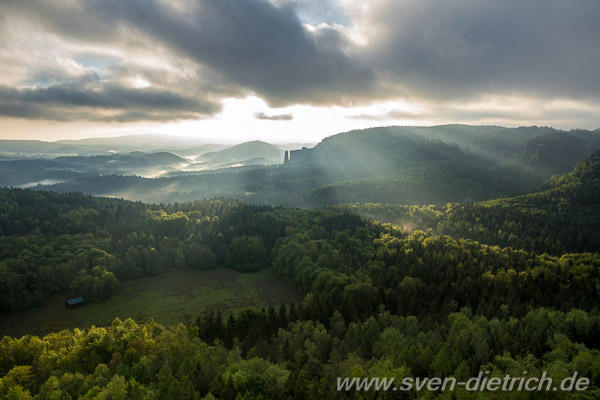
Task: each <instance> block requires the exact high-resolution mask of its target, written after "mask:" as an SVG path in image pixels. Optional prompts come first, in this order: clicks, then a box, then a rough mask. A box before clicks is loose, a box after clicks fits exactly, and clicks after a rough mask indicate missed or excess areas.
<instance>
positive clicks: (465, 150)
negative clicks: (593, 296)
mask: <svg viewBox="0 0 600 400" xmlns="http://www.w3.org/2000/svg"><path fill="white" fill-rule="evenodd" d="M596 148H600V132H598V131H585V130H574V131H568V132H567V131H560V130H556V129H553V128H548V127H522V128H504V127H497V126H484V127H478V126H464V125H446V126H436V127H383V128H372V129H365V130H358V131H351V132H346V133H341V134H338V135H335V136H332V137H329V138H326V139H325V140H323V141H322V142H321V143H319V144H318V145H317V146H315V147H314V148H308V149H302V150H294V151H291V155H290V159H289V161H288V162H286V163H285V164H283V165H272V166H266V165H264V166H261V165H257V164H280V163H281V161H282V160H283V150H281V149H279V148H277V147H275V146H272V145H269V144H267V143H264V142H249V143H244V144H241V145H238V146H233V147H230V148H227V149H224V150H221V151H215V152H207V153H204V154H200V155H198V156H197V157H196V158H195V162H196V163H197V164H194V165H190V166H188V167H186V168H185V169H184V171H187V172H186V173H182V172H176V173H172V174H170V175H169V178H168V179H159V180H156V181H152V182H150V181H148V180H140V181H137V182H136V183H135V184H134V186H133V187H132V186H131V185H132V181H131V180H128V189H127V191H126V192H125V193H123V192H116V191H115V189H114V188H115V187H116V186H114V184H115V180H118V177H115V178H114V179H113V178H111V184H110V185H107V182H106V181H104V182H103V181H102V180H96V179H94V180H93V183H92V181H90V180H89V179H91V178H87V177H86V178H84V179H83V180H78V181H76V182H70V183H67V182H65V183H62V184H58V185H56V186H53V188H54V189H56V190H61V191H62V190H64V191H73V190H75V191H77V190H83V191H85V192H89V193H93V194H102V195H111V196H112V195H116V196H123V197H125V198H128V199H132V200H142V201H152V202H167V201H187V200H195V199H199V198H211V197H214V196H226V197H233V198H237V199H240V200H243V201H246V202H250V203H256V204H273V205H284V206H293V207H323V206H326V205H328V204H335V203H347V202H382V203H392V204H416V205H424V204H437V205H444V204H446V203H456V202H476V201H482V200H489V199H495V198H498V197H511V196H516V195H520V194H526V193H529V192H532V191H534V190H536V188H538V187H539V186H540V185H542V184H543V183H544V182H545V181H546V180H547V179H549V178H550V177H551V176H553V175H555V174H562V173H566V172H568V171H569V170H570V169H571V168H573V166H574V165H575V164H576V163H577V162H579V161H581V160H583V159H585V158H586V157H588V156H589V155H590V154H592V152H593V151H594V149H596ZM229 167H239V168H235V169H233V170H232V169H228V168H229ZM219 168H222V169H219ZM207 169H210V170H213V171H210V172H194V171H200V170H207ZM144 176H153V175H150V174H146V175H144Z"/></svg>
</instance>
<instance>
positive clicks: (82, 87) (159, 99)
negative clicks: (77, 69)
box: [0, 76, 220, 121]
mask: <svg viewBox="0 0 600 400" xmlns="http://www.w3.org/2000/svg"><path fill="white" fill-rule="evenodd" d="M219 108H220V105H219V104H211V103H202V102H200V101H199V100H198V99H194V98H187V97H183V96H181V95H179V94H176V93H171V92H168V91H163V90H153V89H150V88H146V89H128V88H124V87H119V86H115V85H112V84H106V83H102V82H101V81H100V80H99V79H98V78H97V77H94V76H88V77H84V78H81V79H78V80H77V81H72V82H69V83H64V84H59V85H53V86H49V87H42V88H21V89H16V88H10V87H6V86H0V115H5V116H14V117H20V118H28V119H55V120H64V119H69V118H70V117H71V118H74V119H88V120H115V121H125V120H144V119H148V120H152V119H157V118H158V119H178V118H190V117H193V116H195V117H201V116H203V115H204V116H206V115H210V114H212V113H214V112H216V111H218V110H219ZM67 110H71V112H67ZM112 110H117V112H116V113H114V116H110V117H107V116H106V113H102V111H108V112H110V111H112Z"/></svg>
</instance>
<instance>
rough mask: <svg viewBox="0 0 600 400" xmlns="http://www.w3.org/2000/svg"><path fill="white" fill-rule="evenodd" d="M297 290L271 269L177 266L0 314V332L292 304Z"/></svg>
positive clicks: (173, 319) (175, 318) (169, 319)
mask: <svg viewBox="0 0 600 400" xmlns="http://www.w3.org/2000/svg"><path fill="white" fill-rule="evenodd" d="M302 298H303V295H302V293H301V292H300V291H299V290H298V289H295V288H294V287H293V286H291V285H290V284H289V283H287V282H286V281H285V280H284V279H282V278H279V277H277V276H276V275H275V273H274V272H273V271H272V270H271V269H263V270H261V271H259V272H254V273H240V272H236V271H234V270H231V269H225V268H220V269H217V270H212V271H178V272H172V273H167V274H161V275H157V276H152V277H147V278H142V279H137V280H134V281H127V282H123V283H121V286H120V288H119V290H118V291H117V292H116V293H115V294H114V295H113V296H111V297H110V298H109V299H108V300H105V301H103V302H100V303H88V304H86V305H85V306H83V307H81V308H78V309H75V310H69V309H67V308H66V307H65V306H64V297H63V296H55V297H52V298H50V299H49V300H48V301H47V302H46V304H45V305H43V306H41V307H37V308H33V309H29V310H25V311H22V312H18V313H13V314H6V315H2V316H0V336H3V335H10V336H16V337H20V336H23V335H26V334H30V335H44V334H47V333H50V332H56V331H59V330H62V329H72V328H76V327H77V328H86V327H89V326H91V325H96V326H99V325H105V324H109V323H110V322H111V321H112V320H113V319H114V318H115V317H118V318H120V319H126V318H133V319H134V320H136V321H138V320H140V319H144V318H145V319H149V318H153V319H154V320H155V321H157V322H159V323H161V324H165V325H174V324H177V323H179V322H186V321H190V320H193V319H195V318H196V317H197V316H198V315H200V314H202V313H204V312H208V311H210V310H221V312H223V313H227V312H229V311H236V310H239V309H241V308H244V307H249V306H256V307H265V306H269V305H279V304H281V303H282V302H285V303H291V302H295V303H296V304H298V303H299V302H301V301H302Z"/></svg>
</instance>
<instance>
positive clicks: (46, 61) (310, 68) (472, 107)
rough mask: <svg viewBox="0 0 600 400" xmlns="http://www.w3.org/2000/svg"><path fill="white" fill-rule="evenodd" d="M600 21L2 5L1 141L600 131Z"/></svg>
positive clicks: (595, 7)
mask: <svg viewBox="0 0 600 400" xmlns="http://www.w3.org/2000/svg"><path fill="white" fill-rule="evenodd" d="M599 16H600V1H598V0H569V1H565V0H502V1H498V0H443V1H442V0H372V1H368V0H367V1H359V0H127V1H122V0H27V1H23V0H0V38H1V41H0V139H38V140H47V141H52V140H59V139H77V138H85V137H107V136H121V135H130V134H138V133H139V134H148V133H157V134H169V135H178V136H193V137H198V138H207V141H212V142H214V141H222V142H242V141H246V140H254V139H259V140H265V141H269V142H272V143H291V142H300V143H304V142H316V141H319V140H321V139H322V138H323V137H326V136H329V135H333V134H336V133H339V132H343V131H348V130H352V129H361V128H367V127H373V126H389V125H420V126H423V125H427V126H429V125H439V124H447V123H464V124H471V125H503V126H524V125H538V126H553V127H556V128H561V129H573V128H585V129H597V128H600V76H599V75H598V65H600V40H598V38H600V24H599V23H598V21H597V19H598V17H599ZM209 139H210V140H209Z"/></svg>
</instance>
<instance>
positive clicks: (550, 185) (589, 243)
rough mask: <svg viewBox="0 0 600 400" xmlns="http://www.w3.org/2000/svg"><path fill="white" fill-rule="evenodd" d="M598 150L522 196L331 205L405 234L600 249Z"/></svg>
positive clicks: (549, 248)
mask: <svg viewBox="0 0 600 400" xmlns="http://www.w3.org/2000/svg"><path fill="white" fill-rule="evenodd" d="M599 204H600V151H596V152H595V153H594V154H592V156H590V157H589V158H588V159H586V160H584V161H582V162H581V163H579V164H577V165H576V166H575V168H574V169H573V171H571V172H569V173H568V174H564V175H555V176H553V177H552V178H551V179H549V180H548V181H547V182H546V183H544V184H543V185H542V186H541V187H540V188H539V189H538V191H536V192H535V193H531V194H526V195H522V196H518V197H512V198H505V199H496V200H490V201H483V202H476V203H461V204H448V205H444V206H434V205H431V206H414V205H411V206H409V205H396V204H377V203H354V204H340V205H333V206H329V207H328V208H329V209H331V210H335V211H339V212H352V213H356V214H359V215H362V216H363V217H366V218H370V219H375V220H378V221H382V222H391V223H394V224H397V225H400V226H402V227H404V228H405V229H407V230H414V229H421V230H425V231H430V232H432V233H436V234H447V235H451V236H453V237H455V238H471V239H473V240H477V241H479V242H482V243H487V244H492V245H499V246H503V247H506V246H510V247H513V248H517V249H524V250H528V251H535V252H538V253H544V252H546V253H549V254H554V255H561V254H563V253H567V252H586V251H588V252H598V251H599V250H600V230H599V229H598V227H599V226H600V210H599Z"/></svg>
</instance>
